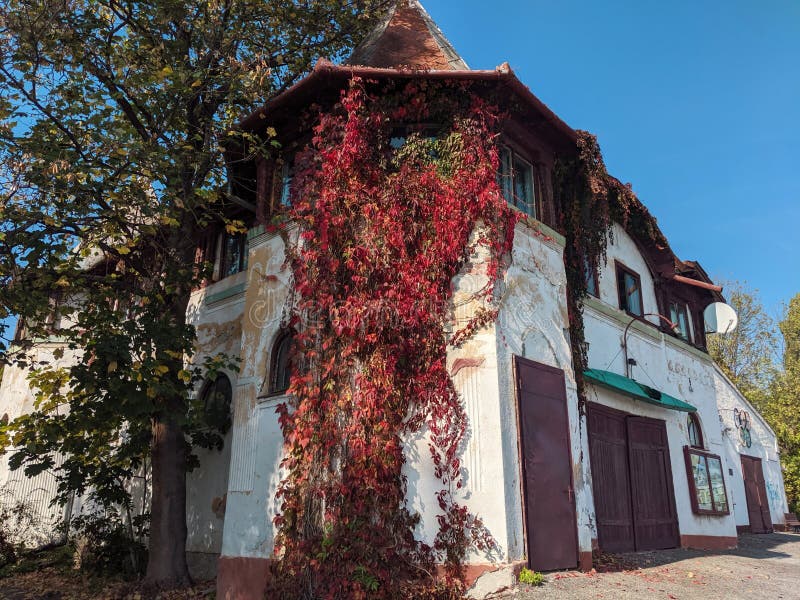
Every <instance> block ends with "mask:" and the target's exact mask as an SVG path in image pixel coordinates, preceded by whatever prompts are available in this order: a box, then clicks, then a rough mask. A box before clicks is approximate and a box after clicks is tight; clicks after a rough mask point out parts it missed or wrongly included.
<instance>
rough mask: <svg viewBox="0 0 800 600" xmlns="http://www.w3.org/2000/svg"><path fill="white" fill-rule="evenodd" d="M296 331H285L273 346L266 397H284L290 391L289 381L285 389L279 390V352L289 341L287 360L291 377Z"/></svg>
mask: <svg viewBox="0 0 800 600" xmlns="http://www.w3.org/2000/svg"><path fill="white" fill-rule="evenodd" d="M294 335H295V334H294V331H293V330H291V329H283V330H281V332H280V333H279V334H278V336H277V337H276V338H275V341H274V342H273V344H272V351H271V352H270V357H269V379H268V380H267V393H266V397H268V398H269V397H273V396H284V395H286V390H288V389H289V382H288V381H287V385H286V387H285V388H283V389H278V387H279V386H278V376H279V372H278V371H279V369H278V367H279V365H278V350H279V349H280V348H281V346H282V345H283V344H284V343H285V342H287V341H288V343H289V349H288V352H289V355H288V356H287V358H286V368H287V369H288V370H289V374H290V377H291V372H292V347H293V346H294Z"/></svg>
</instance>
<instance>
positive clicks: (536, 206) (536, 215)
mask: <svg viewBox="0 0 800 600" xmlns="http://www.w3.org/2000/svg"><path fill="white" fill-rule="evenodd" d="M504 152H508V153H509V154H510V157H511V165H510V168H511V189H512V190H513V188H514V177H513V173H514V161H515V160H517V159H518V160H520V161H521V162H523V163H525V164H526V165H527V166H528V167H530V173H531V193H532V195H533V198H531V200H532V202H531V203H530V204H529V206H530V211H531V212H527V211H526V210H524V209H522V208H520V207H519V206H517V205H516V203H514V202H513V201H512V199H509V198H508V197H507V196H506V195H505V189H504V185H503V181H502V179H503V177H504V174H503V153H504ZM498 179H499V184H500V189H501V191H502V192H503V197H504V198H505V200H506V202H507V203H508V205H509V206H511V208H513V209H515V210H518V211H520V212H521V213H523V214H524V215H526V216H528V217H530V218H532V219H536V220H537V221H538V220H540V215H541V212H542V211H541V207H540V198H539V197H540V195H541V188H542V183H541V182H540V181H539V176H538V169H537V165H536V162H534V161H532V160H530V159H528V158H527V157H526V156H525V155H524V154H523V153H521V152H519V151H518V150H517V149H516V148H515V147H514V146H513V145H511V144H508V143H504V144H502V145H501V146H500V170H499V172H498ZM512 193H513V191H512Z"/></svg>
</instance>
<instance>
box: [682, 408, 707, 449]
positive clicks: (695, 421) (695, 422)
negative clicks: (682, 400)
mask: <svg viewBox="0 0 800 600" xmlns="http://www.w3.org/2000/svg"><path fill="white" fill-rule="evenodd" d="M686 414H687V417H686V423H687V424H686V429H687V430H686V434H687V437H689V447H691V448H694V449H696V450H703V449H705V447H706V445H705V440H704V439H703V428H702V427H700V418H699V417H698V416H697V415H696V414H695V413H686ZM689 421H691V424H692V425H694V428H695V430H696V431H697V437H698V441H699V442H700V445H699V446H698V445H694V444H692V438H691V436H689Z"/></svg>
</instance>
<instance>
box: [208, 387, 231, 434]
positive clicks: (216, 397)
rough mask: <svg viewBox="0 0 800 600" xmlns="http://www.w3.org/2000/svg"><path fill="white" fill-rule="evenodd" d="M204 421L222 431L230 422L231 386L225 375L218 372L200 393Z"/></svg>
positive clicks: (225, 429)
mask: <svg viewBox="0 0 800 600" xmlns="http://www.w3.org/2000/svg"><path fill="white" fill-rule="evenodd" d="M201 399H202V402H203V411H204V415H205V419H206V423H207V424H208V425H210V426H213V427H215V428H217V429H220V430H222V431H227V429H228V428H229V427H230V423H231V402H232V401H233V387H232V386H231V380H230V379H228V376H227V375H224V374H219V375H217V378H216V379H214V380H213V381H208V382H207V383H206V384H205V386H204V387H203V393H202V395H201Z"/></svg>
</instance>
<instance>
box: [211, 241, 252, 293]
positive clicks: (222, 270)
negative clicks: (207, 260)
mask: <svg viewBox="0 0 800 600" xmlns="http://www.w3.org/2000/svg"><path fill="white" fill-rule="evenodd" d="M230 238H239V264H238V265H237V270H236V272H235V273H228V268H227V267H228V264H229V260H230V258H229V257H228V255H227V252H226V249H227V247H228V246H227V242H228V239H230ZM217 239H218V240H219V241H218V242H217V244H218V245H217V257H218V258H217V268H216V273H215V275H216V277H215V278H214V280H215V281H222V280H223V279H225V278H227V277H233V276H234V275H238V274H239V273H241V272H242V271H246V270H247V252H248V243H247V234H246V233H239V234H236V235H232V234H230V233H228V232H227V231H225V230H224V229H223V230H222V231H221V232H220V234H219V236H218V238H217Z"/></svg>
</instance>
